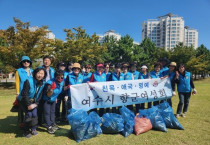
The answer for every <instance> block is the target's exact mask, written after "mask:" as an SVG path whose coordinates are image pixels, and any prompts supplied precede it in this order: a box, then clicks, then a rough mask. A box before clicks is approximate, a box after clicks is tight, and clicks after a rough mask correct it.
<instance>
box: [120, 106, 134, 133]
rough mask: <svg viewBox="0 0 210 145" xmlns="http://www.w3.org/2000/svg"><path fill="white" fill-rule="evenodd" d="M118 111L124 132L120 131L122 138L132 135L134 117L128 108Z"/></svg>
mask: <svg viewBox="0 0 210 145" xmlns="http://www.w3.org/2000/svg"><path fill="white" fill-rule="evenodd" d="M119 110H120V114H121V115H122V118H123V120H124V130H123V131H122V134H123V136H124V137H127V136H129V135H130V134H132V133H133V128H134V125H135V122H134V117H135V115H134V113H133V112H132V111H131V110H129V109H128V108H126V107H124V106H122V107H121V108H120V109H119Z"/></svg>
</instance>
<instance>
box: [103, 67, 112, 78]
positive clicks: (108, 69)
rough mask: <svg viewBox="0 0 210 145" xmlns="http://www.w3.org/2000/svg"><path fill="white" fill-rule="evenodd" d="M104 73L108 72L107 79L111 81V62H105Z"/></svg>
mask: <svg viewBox="0 0 210 145" xmlns="http://www.w3.org/2000/svg"><path fill="white" fill-rule="evenodd" d="M104 73H105V74H106V81H109V77H110V75H111V74H112V73H111V72H110V63H105V64H104Z"/></svg>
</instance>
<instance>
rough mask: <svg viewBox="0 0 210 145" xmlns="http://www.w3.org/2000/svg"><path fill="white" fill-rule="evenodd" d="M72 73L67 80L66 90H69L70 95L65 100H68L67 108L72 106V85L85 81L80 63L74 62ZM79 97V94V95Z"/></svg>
mask: <svg viewBox="0 0 210 145" xmlns="http://www.w3.org/2000/svg"><path fill="white" fill-rule="evenodd" d="M72 71H73V72H72V73H70V74H69V75H68V76H67V78H66V81H65V87H64V90H67V91H68V95H66V96H65V101H66V102H67V104H68V105H67V110H69V109H70V108H71V107H72V106H71V91H70V87H71V85H76V84H82V83H83V82H84V77H83V75H82V74H81V73H80V72H81V66H80V64H79V63H74V64H73V66H72ZM78 97H79V96H78Z"/></svg>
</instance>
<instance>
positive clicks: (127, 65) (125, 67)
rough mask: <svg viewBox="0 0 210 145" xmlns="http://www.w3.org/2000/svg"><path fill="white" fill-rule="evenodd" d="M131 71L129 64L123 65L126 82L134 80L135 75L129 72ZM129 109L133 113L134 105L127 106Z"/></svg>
mask: <svg viewBox="0 0 210 145" xmlns="http://www.w3.org/2000/svg"><path fill="white" fill-rule="evenodd" d="M128 69H129V64H128V63H125V62H124V63H122V71H123V74H124V80H133V79H134V77H133V74H132V73H131V72H129V71H128ZM127 108H128V109H130V110H131V111H133V105H127Z"/></svg>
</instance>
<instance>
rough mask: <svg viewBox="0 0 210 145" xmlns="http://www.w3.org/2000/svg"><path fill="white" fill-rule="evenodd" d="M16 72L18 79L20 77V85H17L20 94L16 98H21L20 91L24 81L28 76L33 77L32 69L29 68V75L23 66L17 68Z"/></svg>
mask: <svg viewBox="0 0 210 145" xmlns="http://www.w3.org/2000/svg"><path fill="white" fill-rule="evenodd" d="M17 72H18V75H19V79H20V85H19V90H20V91H19V92H20V94H19V96H18V100H20V99H21V91H22V90H23V85H24V82H25V81H26V80H28V79H29V78H33V74H32V73H33V70H32V69H31V68H30V70H29V75H28V73H27V72H26V70H25V69H24V68H19V69H17Z"/></svg>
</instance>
